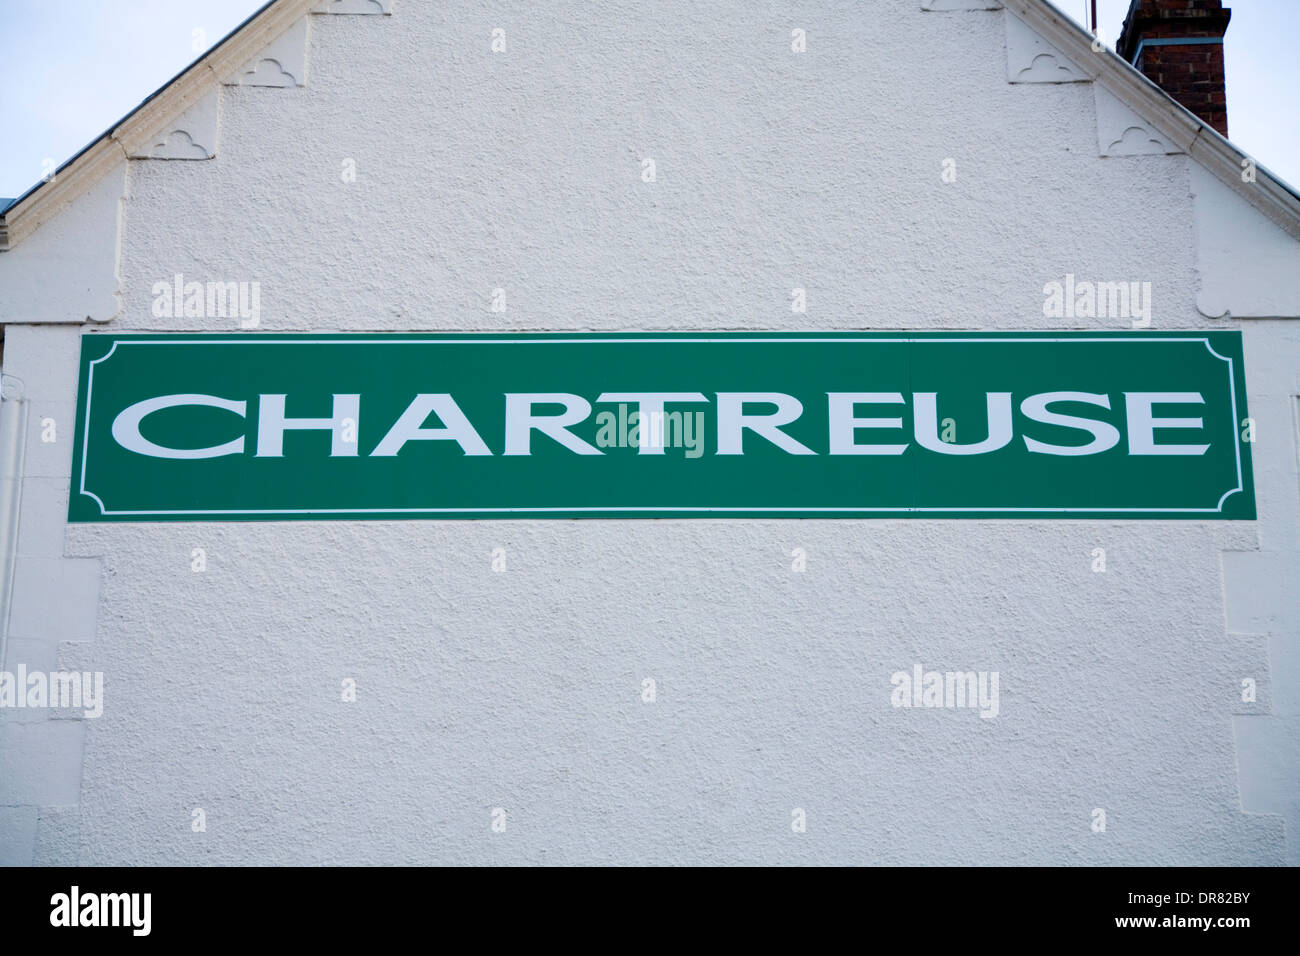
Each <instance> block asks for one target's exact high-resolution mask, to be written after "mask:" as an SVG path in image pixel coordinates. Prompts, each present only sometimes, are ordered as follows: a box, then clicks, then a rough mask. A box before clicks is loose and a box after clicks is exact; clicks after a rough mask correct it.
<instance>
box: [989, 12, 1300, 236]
mask: <svg viewBox="0 0 1300 956" xmlns="http://www.w3.org/2000/svg"><path fill="white" fill-rule="evenodd" d="M1002 3H1003V5H1004V6H1006V7H1007V8H1009V9H1010V10H1011V11H1012V12H1013V13H1015V14H1016V15H1017V16H1019V17H1020V18H1021V19H1022V20H1024V21H1025V22H1026V23H1027V24H1029V25H1030V26H1031V27H1033V28H1034V29H1035V30H1037V31H1038V32H1039V33H1040V34H1041V35H1042V36H1043V38H1044V39H1045V40H1047V41H1048V42H1050V43H1052V44H1054V45H1055V46H1057V47H1058V48H1059V49H1060V50H1061V52H1063V53H1065V54H1066V55H1067V56H1070V58H1071V59H1072V60H1073V61H1074V62H1075V63H1076V64H1077V65H1078V66H1079V67H1080V68H1081V69H1083V70H1085V71H1086V72H1087V73H1088V74H1089V75H1090V76H1092V78H1093V81H1094V82H1097V83H1100V84H1101V85H1102V86H1104V87H1105V88H1106V89H1108V90H1109V91H1110V92H1111V93H1113V94H1115V96H1117V97H1119V99H1120V100H1121V101H1122V102H1123V103H1124V104H1126V105H1127V106H1128V107H1129V108H1130V109H1132V110H1133V111H1134V112H1136V113H1137V114H1138V115H1139V116H1141V117H1142V118H1143V119H1145V120H1146V121H1147V122H1149V123H1150V124H1151V125H1152V126H1154V127H1155V128H1156V130H1157V131H1158V132H1160V133H1162V134H1163V135H1165V136H1167V137H1169V139H1170V141H1171V142H1173V143H1175V144H1176V145H1177V146H1178V147H1179V148H1180V149H1182V150H1183V151H1185V152H1186V153H1187V154H1188V155H1189V156H1191V157H1192V158H1193V159H1195V160H1196V161H1197V162H1199V163H1200V164H1201V165H1202V166H1204V167H1205V168H1206V169H1208V170H1209V171H1210V172H1211V173H1213V174H1214V175H1215V176H1217V177H1218V178H1219V179H1220V180H1222V181H1223V182H1224V183H1225V184H1226V185H1227V186H1228V187H1229V188H1230V189H1232V191H1233V192H1235V193H1237V194H1238V195H1239V196H1241V197H1242V198H1243V199H1245V200H1246V201H1247V202H1249V203H1250V204H1251V205H1253V206H1254V207H1255V208H1256V209H1258V210H1259V211H1260V212H1262V213H1263V214H1264V215H1266V216H1267V217H1268V218H1269V219H1270V220H1272V221H1273V222H1274V223H1276V224H1277V225H1278V226H1280V227H1281V228H1282V229H1284V230H1285V231H1286V232H1287V233H1288V234H1289V235H1290V236H1292V237H1293V238H1296V239H1300V193H1297V191H1296V190H1295V188H1294V187H1292V186H1290V185H1289V184H1287V182H1286V181H1285V180H1283V179H1282V178H1281V177H1279V176H1277V175H1276V174H1274V173H1272V172H1270V171H1269V170H1268V169H1266V168H1265V167H1264V166H1261V165H1259V164H1258V163H1256V164H1255V168H1256V175H1255V181H1254V182H1247V181H1246V180H1244V179H1243V178H1242V171H1243V169H1244V168H1245V166H1246V162H1247V161H1250V162H1255V161H1254V159H1253V157H1250V156H1248V155H1247V154H1246V153H1244V152H1243V151H1242V150H1241V149H1240V148H1238V147H1237V146H1235V145H1233V144H1232V142H1230V141H1229V140H1228V139H1226V138H1225V137H1224V136H1223V135H1222V134H1220V133H1219V131H1218V130H1216V129H1214V128H1213V127H1212V126H1210V125H1208V124H1207V123H1205V122H1204V121H1203V120H1201V119H1200V117H1198V116H1196V114H1194V113H1192V112H1191V111H1190V110H1188V109H1187V107H1185V106H1183V105H1182V104H1181V103H1179V102H1178V101H1177V100H1175V99H1174V98H1173V97H1171V96H1170V95H1169V94H1168V93H1166V92H1165V91H1164V90H1162V89H1161V88H1160V87H1159V86H1157V85H1156V84H1155V83H1153V82H1152V81H1151V80H1150V79H1148V78H1147V77H1146V76H1145V75H1144V74H1143V73H1142V72H1141V71H1140V70H1138V69H1137V68H1135V67H1134V66H1133V65H1132V64H1130V63H1129V62H1128V61H1126V60H1125V59H1124V58H1123V57H1121V56H1120V55H1119V54H1118V53H1115V52H1114V51H1112V50H1110V49H1107V48H1105V47H1102V51H1101V52H1100V53H1093V52H1092V50H1093V46H1092V44H1093V37H1092V35H1091V34H1090V33H1088V31H1087V30H1085V29H1084V28H1083V27H1082V26H1080V25H1079V24H1078V23H1076V22H1075V21H1074V20H1073V19H1071V18H1070V17H1069V16H1067V15H1066V14H1065V13H1062V12H1061V11H1060V10H1059V9H1058V8H1057V7H1056V6H1055V5H1053V4H1052V3H1051V2H1050V0H1002Z"/></svg>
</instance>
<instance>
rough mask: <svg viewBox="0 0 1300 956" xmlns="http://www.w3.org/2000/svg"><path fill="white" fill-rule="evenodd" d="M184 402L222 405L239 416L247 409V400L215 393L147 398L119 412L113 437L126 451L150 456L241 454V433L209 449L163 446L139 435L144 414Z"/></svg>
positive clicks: (206, 456)
mask: <svg viewBox="0 0 1300 956" xmlns="http://www.w3.org/2000/svg"><path fill="white" fill-rule="evenodd" d="M183 405H205V406H208V407H210V408H223V409H225V410H226V411H228V412H234V413H235V414H236V415H239V416H240V417H241V418H242V417H243V416H244V414H245V413H246V411H247V408H248V403H247V402H232V401H227V400H226V399H224V398H217V397H216V396H214V395H163V396H160V397H159V398H147V399H145V400H144V401H143V402H136V403H135V404H134V405H132V406H130V407H129V408H125V409H123V410H122V411H121V412H120V413H118V416H117V418H115V419H113V428H112V433H113V440H114V441H115V442H117V443H118V444H119V445H121V446H122V447H123V448H125V449H127V451H133V452H137V453H139V454H141V455H148V456H149V457H150V458H178V459H188V460H192V459H196V458H220V457H221V456H222V455H242V454H243V453H244V436H243V435H240V436H239V437H238V438H236V439H233V440H232V441H228V442H226V443H225V444H224V445H214V446H213V447H211V448H166V447H164V446H162V445H158V444H155V443H154V442H151V441H149V439H147V438H145V437H144V436H143V435H141V434H140V423H141V422H143V421H144V419H145V416H147V415H152V414H153V413H154V412H158V411H162V410H163V409H164V408H179V407H181V406H183Z"/></svg>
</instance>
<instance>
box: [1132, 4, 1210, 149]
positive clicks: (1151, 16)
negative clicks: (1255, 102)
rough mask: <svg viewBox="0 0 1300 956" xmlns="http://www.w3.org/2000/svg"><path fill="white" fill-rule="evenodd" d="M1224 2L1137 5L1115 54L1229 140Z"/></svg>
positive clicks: (1133, 6)
mask: <svg viewBox="0 0 1300 956" xmlns="http://www.w3.org/2000/svg"><path fill="white" fill-rule="evenodd" d="M1231 19H1232V11H1231V10H1228V9H1226V8H1224V6H1223V0H1133V2H1132V4H1131V5H1130V6H1129V9H1128V16H1127V17H1126V18H1125V20H1124V29H1123V30H1122V31H1121V32H1120V36H1119V42H1118V43H1117V44H1115V51H1116V52H1117V53H1118V54H1119V55H1120V56H1122V57H1124V59H1126V60H1128V61H1129V62H1130V63H1132V64H1133V65H1134V66H1135V67H1137V68H1138V69H1139V70H1141V71H1142V73H1143V74H1145V75H1146V77H1147V78H1148V79H1150V80H1151V81H1152V82H1153V83H1155V84H1156V85H1157V86H1159V87H1160V88H1161V89H1163V90H1164V91H1165V92H1166V93H1168V94H1169V95H1170V96H1172V97H1173V98H1174V99H1175V100H1177V101H1178V102H1179V103H1182V104H1183V106H1185V107H1187V108H1188V109H1189V110H1191V111H1192V112H1193V113H1195V114H1196V115H1197V116H1199V117H1200V118H1201V120H1203V121H1204V122H1205V123H1207V124H1208V125H1210V126H1212V127H1214V128H1215V129H1216V130H1218V131H1219V132H1220V133H1222V134H1223V135H1224V136H1227V135H1228V113H1227V108H1228V107H1227V86H1226V84H1225V78H1224V70H1223V37H1224V35H1225V34H1226V33H1227V32H1228V21H1229V20H1231Z"/></svg>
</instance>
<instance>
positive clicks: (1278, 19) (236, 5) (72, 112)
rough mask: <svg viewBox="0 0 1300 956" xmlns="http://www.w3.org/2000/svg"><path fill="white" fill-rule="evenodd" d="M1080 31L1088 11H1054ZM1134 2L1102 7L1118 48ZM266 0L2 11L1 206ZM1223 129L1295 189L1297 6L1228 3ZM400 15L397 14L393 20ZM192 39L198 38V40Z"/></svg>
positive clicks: (1265, 0) (161, 0)
mask: <svg viewBox="0 0 1300 956" xmlns="http://www.w3.org/2000/svg"><path fill="white" fill-rule="evenodd" d="M1055 2H1056V4H1057V6H1058V7H1060V8H1061V9H1062V10H1063V11H1064V12H1065V13H1067V14H1069V15H1071V16H1073V17H1074V18H1075V19H1077V20H1079V21H1080V22H1083V21H1084V19H1085V17H1086V16H1087V9H1088V0H1055ZM1128 4H1129V0H1100V2H1099V9H1100V20H1101V30H1102V36H1103V37H1104V38H1105V39H1106V40H1107V42H1108V43H1110V44H1111V45H1112V46H1113V45H1114V42H1115V38H1116V37H1117V36H1118V34H1119V28H1120V25H1121V24H1122V22H1123V19H1124V14H1125V12H1126V11H1127V9H1128ZM261 5H262V0H50V2H43V3H38V4H37V3H16V2H11V3H4V4H3V5H0V37H3V38H4V42H5V47H6V51H5V56H6V67H7V68H6V71H5V73H6V76H5V80H4V82H3V83H0V196H18V195H21V194H22V193H23V192H25V191H26V190H27V189H28V188H29V187H31V186H32V185H33V184H34V183H36V182H37V181H38V180H39V179H40V178H41V176H42V175H44V172H45V166H44V165H43V164H45V163H46V162H47V161H49V162H52V163H53V164H55V165H61V164H62V163H63V162H65V161H66V160H67V159H69V158H70V157H71V156H72V155H73V154H75V153H76V152H77V151H78V150H80V149H81V148H82V147H83V146H85V145H86V144H87V143H89V142H91V141H92V140H93V139H95V138H96V137H98V136H99V134H101V133H102V132H104V130H105V129H107V128H108V127H109V126H110V125H112V124H113V123H115V122H116V121H117V120H119V119H121V118H122V117H123V116H125V115H126V114H127V113H129V112H130V111H131V110H132V109H133V108H134V107H135V106H136V105H137V104H139V102H140V101H141V100H143V99H144V98H145V97H146V96H148V95H149V94H150V93H152V92H153V91H154V90H155V89H157V88H158V87H159V86H161V85H162V84H164V83H165V82H167V80H169V79H171V78H172V77H173V76H174V75H176V74H177V73H179V72H180V71H181V70H182V69H184V68H185V66H186V65H187V64H188V63H190V62H191V61H192V60H194V59H195V58H196V57H197V56H199V54H201V53H202V52H203V51H204V50H205V49H207V48H208V47H210V46H211V45H212V44H214V43H216V42H217V41H218V40H220V39H221V37H223V36H224V35H225V34H226V33H228V32H229V31H230V30H232V29H234V27H236V26H238V25H239V23H241V22H242V21H243V20H244V19H245V18H247V17H248V16H249V15H250V14H251V13H252V12H253V11H255V10H256V9H257V8H258V7H260V6H261ZM1228 5H1229V6H1230V7H1231V8H1232V25H1231V27H1229V29H1228V43H1227V48H1226V62H1227V72H1228V123H1229V127H1230V132H1231V134H1232V139H1233V141H1234V142H1235V143H1237V145H1238V146H1240V147H1241V148H1242V149H1244V150H1245V151H1246V152H1248V153H1250V154H1251V155H1253V156H1254V157H1255V159H1256V160H1258V161H1259V163H1260V164H1261V165H1263V166H1266V167H1268V168H1269V169H1271V170H1272V171H1273V172H1274V173H1276V174H1277V175H1279V176H1281V177H1282V178H1283V179H1285V180H1287V181H1288V182H1289V183H1291V184H1292V185H1300V103H1298V102H1297V98H1298V97H1300V57H1297V56H1296V55H1295V50H1294V46H1295V37H1296V36H1297V35H1298V34H1300V0H1229V4H1228ZM398 15H400V10H399V11H398ZM196 31H201V32H197V33H196Z"/></svg>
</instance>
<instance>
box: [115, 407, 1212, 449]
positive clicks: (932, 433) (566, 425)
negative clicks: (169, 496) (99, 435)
mask: <svg viewBox="0 0 1300 956" xmlns="http://www.w3.org/2000/svg"><path fill="white" fill-rule="evenodd" d="M826 395H827V402H828V405H827V412H828V448H829V453H830V454H831V455H901V454H903V453H904V452H906V451H907V449H908V448H910V447H911V446H910V444H909V443H908V442H898V443H889V444H868V443H859V441H858V436H857V432H858V431H859V430H860V429H877V430H896V431H901V430H902V429H903V427H904V424H903V418H902V416H901V415H900V416H898V417H883V418H876V417H859V416H858V407H859V406H862V405H886V406H900V405H905V404H906V401H907V400H906V398H905V397H904V395H903V394H902V393H900V392H827V393H826ZM285 398H286V396H284V395H259V396H258V417H257V443H256V444H257V451H256V457H258V458H282V457H283V456H284V435H285V433H286V432H289V431H327V432H329V433H330V455H331V457H353V456H356V455H358V454H359V451H358V444H359V443H358V441H357V432H358V428H359V424H358V423H359V422H360V421H361V396H360V395H333V396H332V401H333V408H332V414H331V416H330V417H329V418H288V417H286V415H285ZM505 400H506V416H505V454H507V455H531V454H532V453H533V451H532V438H533V432H535V431H536V432H541V433H542V434H543V435H545V436H547V437H548V438H550V439H552V440H553V441H555V442H557V443H559V444H560V445H562V446H563V447H565V448H567V449H568V450H569V451H571V452H573V453H574V454H577V455H603V454H604V452H603V451H601V450H600V449H599V448H596V447H595V446H593V445H591V444H589V443H588V442H587V441H586V440H584V439H583V438H581V437H579V436H578V435H576V434H574V432H573V431H572V430H571V429H572V428H573V427H574V426H576V425H579V424H581V423H583V422H585V421H587V420H588V419H589V418H590V417H591V413H592V405H591V402H589V401H588V400H587V399H585V398H583V397H582V396H581V395H574V394H571V393H568V392H527V393H507V394H506V395H505ZM596 401H597V402H618V403H619V405H620V409H622V410H624V411H625V410H626V405H627V403H634V404H636V406H637V408H638V410H637V411H635V412H633V413H632V414H631V415H630V416H628V419H629V421H628V422H627V424H628V425H631V430H630V432H629V434H628V437H629V441H628V442H626V443H623V444H635V445H636V446H637V448H638V453H639V454H652V455H653V454H659V455H661V454H664V450H665V448H666V447H669V446H670V444H671V443H669V442H667V441H666V440H665V437H664V436H665V422H667V421H669V420H672V419H673V416H675V415H678V414H679V413H677V412H673V413H668V414H665V412H664V406H665V405H667V404H671V403H677V402H680V403H701V402H703V403H707V402H708V401H709V399H708V398H707V397H705V395H704V394H703V393H701V392H602V393H601V394H600V395H599V397H598V398H597V399H596ZM912 402H913V415H914V422H913V434H914V437H915V439H916V443H917V444H918V445H920V446H921V447H922V448H925V449H927V450H929V451H933V452H936V453H938V454H941V455H986V454H989V453H991V452H995V451H997V450H998V449H1000V448H1005V447H1006V446H1007V445H1008V444H1010V443H1011V440H1012V437H1013V431H1014V425H1013V419H1012V407H1013V406H1012V400H1011V393H1010V392H987V393H985V406H986V410H987V411H986V417H987V425H986V437H985V438H984V439H983V440H981V441H978V442H974V443H969V444H957V443H956V442H945V441H943V440H942V439H941V438H940V436H939V422H938V402H939V396H938V393H936V392H916V393H914V394H913V395H912ZM1062 403H1075V404H1084V405H1092V406H1094V407H1096V408H1099V409H1104V410H1106V411H1110V410H1111V397H1110V396H1109V395H1106V394H1103V393H1095V392H1072V391H1061V392H1043V393H1041V394H1038V395H1030V396H1029V397H1027V398H1025V399H1024V400H1023V401H1022V402H1021V403H1020V413H1021V415H1022V416H1023V417H1024V418H1025V419H1027V420H1028V421H1030V422H1036V423H1039V424H1042V425H1048V426H1052V427H1057V428H1069V429H1075V430H1076V431H1079V432H1083V433H1086V434H1087V435H1089V436H1091V440H1090V441H1088V442H1087V443H1086V444H1082V445H1057V444H1051V443H1049V442H1045V441H1042V440H1040V439H1038V438H1034V437H1033V436H1031V435H1024V436H1022V437H1023V439H1024V442H1025V447H1026V448H1027V449H1028V450H1029V451H1030V452H1033V453H1035V454H1040V455H1059V456H1070V457H1077V456H1084V455H1098V454H1101V453H1102V452H1106V451H1109V450H1111V449H1112V448H1115V447H1116V446H1117V445H1119V443H1120V439H1121V435H1120V431H1119V429H1118V428H1117V427H1116V426H1115V425H1114V424H1112V423H1110V422H1107V421H1103V420H1101V419H1097V418H1085V417H1082V416H1079V415H1067V414H1064V413H1062V412H1059V411H1056V410H1054V409H1053V406H1054V405H1058V404H1062ZM1124 404H1125V422H1126V424H1127V436H1128V454H1129V455H1187V456H1197V455H1204V454H1205V452H1206V451H1207V450H1208V449H1209V447H1210V446H1209V444H1198V445H1190V444H1174V443H1157V442H1156V433H1157V431H1160V430H1164V429H1183V430H1193V429H1196V430H1201V429H1204V427H1205V425H1204V420H1203V419H1202V418H1199V417H1198V418H1164V417H1158V416H1157V415H1156V413H1155V407H1156V406H1157V405H1204V404H1205V399H1204V397H1203V396H1202V395H1201V393H1200V392H1125V393H1124ZM548 405H549V406H559V407H560V410H559V411H549V412H546V413H542V412H540V411H538V410H537V409H538V406H548ZM754 405H767V406H775V411H763V412H761V413H760V412H755V411H752V410H751V411H746V406H754ZM187 406H193V407H205V408H218V409H221V410H223V411H227V412H232V413H233V414H235V415H238V416H239V417H241V418H247V407H248V406H247V402H243V401H234V400H231V399H226V398H220V397H218V396H215V395H199V394H184V395H162V396H159V397H158V398H149V399H145V400H144V401H140V402H136V403H135V404H134V405H131V406H129V407H127V408H125V409H123V410H122V411H121V412H119V413H118V415H117V417H116V418H115V419H114V420H113V425H112V429H111V432H112V436H113V439H114V441H116V442H117V443H118V444H119V445H121V446H122V447H123V448H125V449H127V450H128V451H133V452H135V453H137V454H140V455H146V456H149V457H151V458H169V459H178V460H197V459H204V458H220V457H222V456H224V455H240V454H243V453H244V449H245V436H244V435H240V436H238V437H236V438H233V439H231V440H230V441H227V442H225V443H224V444H220V445H213V446H210V447H206V448H170V447H167V446H165V445H160V444H158V443H157V442H154V441H151V440H149V439H147V438H145V437H144V435H143V434H142V433H141V427H142V424H143V422H144V420H145V419H146V418H147V417H148V416H149V415H152V414H153V413H155V412H160V411H163V410H165V409H171V408H184V407H187ZM717 409H718V413H717V428H718V449H717V454H719V455H743V454H744V433H745V432H746V431H751V432H753V433H754V434H755V435H757V436H758V437H759V438H761V439H763V440H764V441H766V442H768V443H770V444H772V445H775V446H776V447H778V448H780V449H781V450H782V451H784V452H786V453H787V454H790V455H816V454H818V453H817V452H816V451H814V450H813V449H811V448H809V447H808V446H806V445H804V444H802V443H801V442H799V441H797V440H796V439H795V438H793V437H792V436H791V435H789V434H787V433H786V432H785V431H784V429H785V428H786V427H787V426H789V425H792V424H793V423H795V422H796V421H798V420H799V418H800V417H802V415H803V403H802V402H800V401H799V399H797V398H795V397H794V396H793V395H787V394H785V393H783V392H718V393H717ZM622 413H623V412H622V411H621V412H620V414H622ZM695 414H696V415H698V416H700V417H701V425H702V416H703V413H702V412H698V413H695ZM430 415H436V416H437V418H438V420H439V422H440V423H441V424H440V425H439V426H437V427H428V428H426V427H425V425H424V423H425V421H426V419H428V418H429V416H430ZM601 415H603V416H606V417H607V418H608V419H609V420H610V421H611V422H612V421H613V419H614V415H613V413H612V412H602V413H601ZM597 421H598V422H599V421H600V418H599V416H598V417H597ZM638 423H639V424H638ZM605 427H606V430H609V431H612V430H613V429H612V425H609V424H608V423H607V426H605ZM678 430H679V431H680V430H681V429H680V428H679V429H678ZM679 437H680V436H679ZM412 441H452V442H455V443H456V444H458V445H459V446H460V448H461V451H463V452H464V453H465V454H466V455H473V456H482V455H492V454H493V452H492V449H491V448H490V447H489V446H488V444H487V442H485V441H484V440H483V438H482V436H481V435H480V434H479V432H478V431H477V430H476V429H475V427H474V425H473V424H472V423H471V422H470V420H469V418H468V416H466V415H465V413H464V411H462V410H461V408H460V406H459V405H458V404H457V403H456V400H455V399H454V398H453V397H452V396H451V395H449V394H446V393H422V394H419V395H416V396H415V397H414V399H413V400H412V401H411V403H410V404H409V405H408V406H407V407H406V409H405V410H404V411H403V412H402V414H401V415H400V416H399V417H398V419H397V421H395V422H394V423H393V424H392V426H391V427H389V429H388V431H387V432H386V433H385V434H384V437H383V438H382V439H381V440H380V442H379V444H377V445H376V446H375V447H374V449H373V450H372V451H371V452H370V453H369V457H372V458H392V457H395V456H396V455H398V454H399V453H400V452H401V451H402V449H403V448H404V447H405V446H406V444H407V443H408V442H412ZM597 441H598V442H599V443H602V444H606V445H609V444H617V443H614V442H610V441H603V440H602V439H601V438H600V437H599V436H597ZM687 444H691V443H690V442H688V443H687ZM619 447H622V445H620V446H619ZM672 447H677V446H676V445H672ZM700 451H702V449H701V450H700ZM699 453H700V452H696V453H693V454H688V455H687V457H689V458H696V457H698V455H699Z"/></svg>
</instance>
